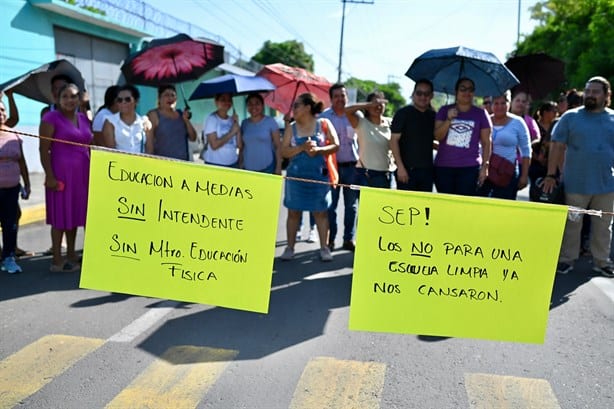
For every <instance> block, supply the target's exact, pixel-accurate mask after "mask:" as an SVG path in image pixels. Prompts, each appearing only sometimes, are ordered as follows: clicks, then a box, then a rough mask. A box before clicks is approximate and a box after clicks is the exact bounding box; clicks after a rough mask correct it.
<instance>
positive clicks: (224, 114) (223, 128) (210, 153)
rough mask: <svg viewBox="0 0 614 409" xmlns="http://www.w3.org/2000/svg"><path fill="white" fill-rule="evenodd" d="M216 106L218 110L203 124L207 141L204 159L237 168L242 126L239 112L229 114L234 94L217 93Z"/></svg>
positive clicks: (211, 162)
mask: <svg viewBox="0 0 614 409" xmlns="http://www.w3.org/2000/svg"><path fill="white" fill-rule="evenodd" d="M215 106H217V111H215V112H213V113H212V114H210V115H209V116H208V117H207V118H206V119H205V123H204V124H203V133H204V135H205V141H206V143H207V149H206V150H205V151H204V157H203V159H204V160H205V163H206V164H209V165H218V166H226V167H230V168H236V167H237V166H238V164H239V149H241V132H240V131H241V128H240V126H239V119H238V117H237V114H236V113H235V114H233V115H230V114H229V111H230V110H231V109H232V95H231V94H229V93H224V94H217V95H216V96H215Z"/></svg>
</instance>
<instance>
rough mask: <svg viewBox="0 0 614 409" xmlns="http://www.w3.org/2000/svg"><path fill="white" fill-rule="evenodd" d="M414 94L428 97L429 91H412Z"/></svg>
mask: <svg viewBox="0 0 614 409" xmlns="http://www.w3.org/2000/svg"><path fill="white" fill-rule="evenodd" d="M414 95H416V96H417V97H428V96H430V95H431V93H430V92H429V91H414Z"/></svg>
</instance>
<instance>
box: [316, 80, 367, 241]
mask: <svg viewBox="0 0 614 409" xmlns="http://www.w3.org/2000/svg"><path fill="white" fill-rule="evenodd" d="M328 93H329V96H330V101H331V104H332V106H331V107H330V108H329V109H327V110H326V111H324V112H322V113H321V114H320V117H321V118H327V119H329V120H330V121H331V122H332V124H333V126H334V127H335V130H336V131H337V135H339V150H338V151H337V166H338V168H339V184H342V185H345V186H344V187H343V205H344V208H345V215H344V218H343V224H344V229H343V249H345V250H350V251H354V234H355V225H356V210H357V208H358V191H357V190H353V189H350V188H349V187H348V186H349V185H351V184H354V183H355V181H354V179H355V175H356V162H358V137H357V136H356V132H355V131H354V128H352V125H351V124H350V121H349V120H348V118H347V117H346V116H345V106H346V105H347V102H348V95H347V92H346V90H345V85H343V84H341V83H337V84H334V85H333V86H331V87H330V90H329V91H328ZM331 189H332V193H333V202H332V204H331V205H330V207H329V208H328V223H329V226H330V233H329V236H328V247H329V248H330V249H331V251H332V250H333V249H334V248H335V237H336V236H337V204H338V203H339V196H340V194H341V187H340V186H337V187H335V188H331Z"/></svg>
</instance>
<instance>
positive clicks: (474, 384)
mask: <svg viewBox="0 0 614 409" xmlns="http://www.w3.org/2000/svg"><path fill="white" fill-rule="evenodd" d="M465 389H466V390H467V396H468V397H469V407H470V408H471V409H490V408H501V409H507V408H509V409H519V408H522V409H560V408H561V407H560V406H559V402H558V401H557V399H556V396H555V395H554V392H553V391H552V388H551V387H550V383H548V381H546V380H545V379H536V378H519V377H515V376H502V375H491V374H481V373H470V374H465Z"/></svg>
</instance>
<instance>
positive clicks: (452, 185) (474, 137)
mask: <svg viewBox="0 0 614 409" xmlns="http://www.w3.org/2000/svg"><path fill="white" fill-rule="evenodd" d="M455 90H456V103H455V104H452V105H445V106H443V107H441V108H440V109H439V112H437V115H436V116H435V132H434V134H435V139H436V140H437V141H439V149H438V151H437V156H436V157H435V186H436V188H437V191H438V192H439V193H451V194H457V195H465V196H472V195H476V194H477V186H481V185H482V184H483V183H484V181H485V180H486V177H487V176H488V159H489V158H490V149H491V139H490V136H491V133H492V124H491V122H490V118H489V117H488V114H487V113H486V111H485V110H484V109H482V108H478V107H477V106H475V105H473V93H474V91H475V84H474V83H473V81H472V80H470V79H469V78H461V79H459V80H458V81H457V82H456V87H455ZM480 146H481V149H480ZM480 151H481V157H480Z"/></svg>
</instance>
